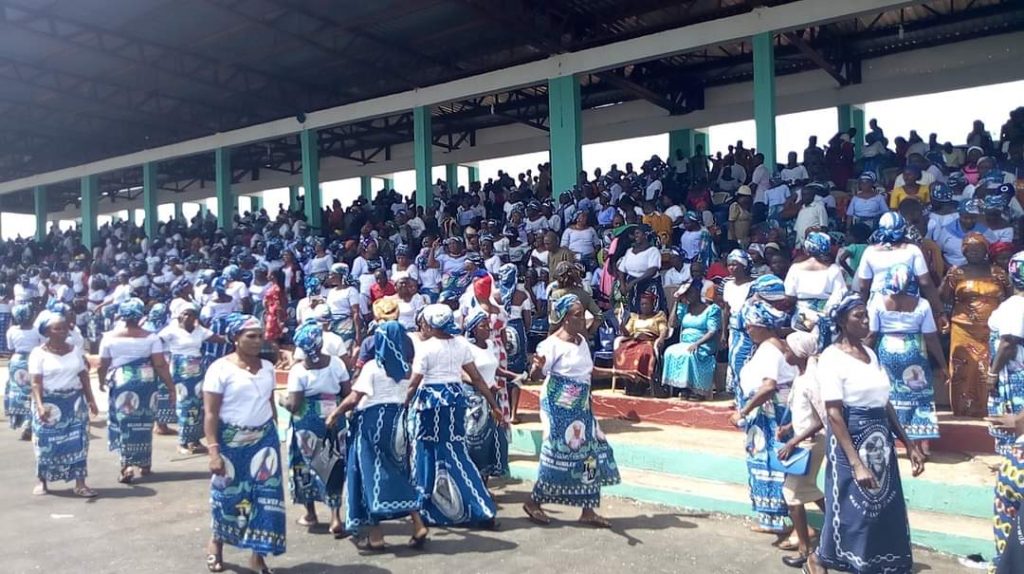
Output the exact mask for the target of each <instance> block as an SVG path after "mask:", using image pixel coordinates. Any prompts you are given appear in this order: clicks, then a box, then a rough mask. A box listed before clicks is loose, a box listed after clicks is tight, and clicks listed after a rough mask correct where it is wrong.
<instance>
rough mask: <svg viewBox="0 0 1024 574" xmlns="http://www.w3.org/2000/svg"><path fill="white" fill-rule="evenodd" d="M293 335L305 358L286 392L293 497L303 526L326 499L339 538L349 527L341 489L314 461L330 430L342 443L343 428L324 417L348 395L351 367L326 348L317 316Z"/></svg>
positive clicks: (314, 522)
mask: <svg viewBox="0 0 1024 574" xmlns="http://www.w3.org/2000/svg"><path fill="white" fill-rule="evenodd" d="M294 340H295V346H296V347H298V348H300V349H302V352H303V354H304V357H305V358H303V360H302V361H301V362H298V363H295V364H294V365H293V366H292V368H291V370H290V371H289V372H288V396H287V397H285V398H284V400H283V402H282V405H283V406H284V408H285V409H287V410H288V412H290V413H291V414H292V417H291V426H290V428H289V429H288V461H289V464H288V466H289V468H290V469H291V480H290V482H289V485H290V487H291V493H292V502H294V503H295V504H302V505H304V506H305V507H306V515H305V516H303V517H302V518H300V519H299V526H305V527H312V526H316V525H317V522H318V521H317V516H316V503H317V502H319V503H321V504H326V505H327V507H328V508H330V509H331V525H330V527H329V528H328V531H329V532H330V533H331V534H333V535H334V536H335V537H336V538H340V537H341V536H342V535H343V534H344V532H345V530H344V528H343V526H342V522H341V489H340V488H339V489H338V490H337V491H336V492H332V491H328V490H327V485H326V484H325V483H324V481H323V480H322V479H321V478H320V477H319V476H317V474H316V473H315V472H313V469H312V466H311V464H312V462H313V454H314V453H315V451H316V446H317V444H319V443H321V442H323V441H326V440H327V439H328V433H333V436H332V437H330V438H333V439H334V440H335V441H338V443H339V444H340V441H341V436H340V435H341V433H340V432H339V430H337V429H332V428H328V426H327V422H326V419H327V416H328V415H329V414H331V413H332V412H334V409H335V408H337V406H338V402H339V400H340V399H341V397H342V396H343V395H345V394H347V387H348V382H349V374H348V369H347V368H346V367H345V363H343V362H342V361H341V359H340V358H338V357H334V356H330V355H326V354H324V353H323V352H322V351H323V346H324V339H323V328H322V327H321V326H320V323H318V322H317V320H316V319H307V320H306V322H305V323H303V324H301V325H299V328H298V329H296V330H295V337H294ZM340 430H341V431H344V428H342V429H340ZM342 452H343V451H342Z"/></svg>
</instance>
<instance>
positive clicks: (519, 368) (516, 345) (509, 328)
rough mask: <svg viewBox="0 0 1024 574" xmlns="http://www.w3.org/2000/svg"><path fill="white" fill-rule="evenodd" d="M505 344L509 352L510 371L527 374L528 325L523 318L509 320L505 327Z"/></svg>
mask: <svg viewBox="0 0 1024 574" xmlns="http://www.w3.org/2000/svg"><path fill="white" fill-rule="evenodd" d="M505 343H506V347H507V351H508V370H510V371H512V372H513V373H523V372H526V323H524V322H523V320H522V319H521V318H518V319H509V320H508V323H507V324H506V325H505Z"/></svg>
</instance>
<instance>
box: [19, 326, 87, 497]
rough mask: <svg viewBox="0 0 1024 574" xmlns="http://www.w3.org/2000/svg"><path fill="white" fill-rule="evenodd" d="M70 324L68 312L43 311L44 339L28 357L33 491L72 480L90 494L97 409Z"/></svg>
mask: <svg viewBox="0 0 1024 574" xmlns="http://www.w3.org/2000/svg"><path fill="white" fill-rule="evenodd" d="M69 327H70V323H68V321H67V319H66V318H65V317H64V316H62V315H60V314H57V313H52V312H49V311H44V312H43V316H42V317H40V321H39V334H40V335H42V336H43V337H45V338H46V339H45V342H44V343H43V344H42V345H41V346H39V347H36V348H35V349H33V350H32V352H31V353H30V354H29V357H28V373H29V376H30V377H31V378H32V403H33V405H34V407H35V416H34V417H33V418H32V430H33V433H34V434H35V452H36V478H37V479H38V480H39V483H38V484H37V485H36V487H35V489H34V490H33V491H32V493H33V494H46V493H47V492H48V487H49V484H50V483H51V482H55V481H72V480H73V481H75V487H74V490H73V491H72V492H74V493H75V495H77V496H82V497H85V498H92V497H94V496H96V492H95V491H94V490H92V489H91V488H89V487H88V486H87V485H86V484H85V478H86V476H87V475H88V470H87V468H86V463H87V459H88V455H89V415H90V414H91V415H93V416H96V415H97V414H98V410H97V408H96V400H95V399H94V398H93V395H92V387H91V386H90V385H89V371H88V370H87V369H86V367H85V360H84V358H83V357H82V354H81V353H79V352H78V351H77V350H76V349H75V347H74V346H73V345H72V344H71V343H69V342H68V340H67V338H68V329H69Z"/></svg>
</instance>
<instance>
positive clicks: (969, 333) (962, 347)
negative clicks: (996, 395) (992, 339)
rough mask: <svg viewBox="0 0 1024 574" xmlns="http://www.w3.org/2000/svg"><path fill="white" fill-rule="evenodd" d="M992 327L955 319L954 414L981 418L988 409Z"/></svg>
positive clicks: (951, 360) (952, 333) (951, 365)
mask: <svg viewBox="0 0 1024 574" xmlns="http://www.w3.org/2000/svg"><path fill="white" fill-rule="evenodd" d="M989 335H990V333H989V329H988V325H987V324H981V325H972V324H963V323H960V322H957V321H951V326H950V332H949V347H950V349H949V394H950V397H949V400H950V405H951V406H952V409H953V414H954V415H956V416H959V417H974V418H981V417H983V416H985V414H986V412H987V410H988V391H987V387H986V384H985V380H986V377H985V374H986V373H987V372H988V365H989V356H988V345H989Z"/></svg>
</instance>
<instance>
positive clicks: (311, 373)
mask: <svg viewBox="0 0 1024 574" xmlns="http://www.w3.org/2000/svg"><path fill="white" fill-rule="evenodd" d="M348 380H349V374H348V369H347V368H346V367H345V363H342V362H341V359H339V358H338V357H331V358H330V360H329V361H328V362H327V366H325V367H323V368H321V369H309V368H307V367H306V363H305V362H301V363H296V364H294V365H292V368H291V370H289V371H288V392H289V393H302V394H304V395H306V396H307V397H312V396H316V395H332V396H333V397H335V399H336V398H337V396H338V395H339V394H341V384H342V383H344V382H346V381H348ZM335 402H336V401H335ZM332 408H333V407H332ZM327 414H330V413H329V412H327V413H324V415H327Z"/></svg>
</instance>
